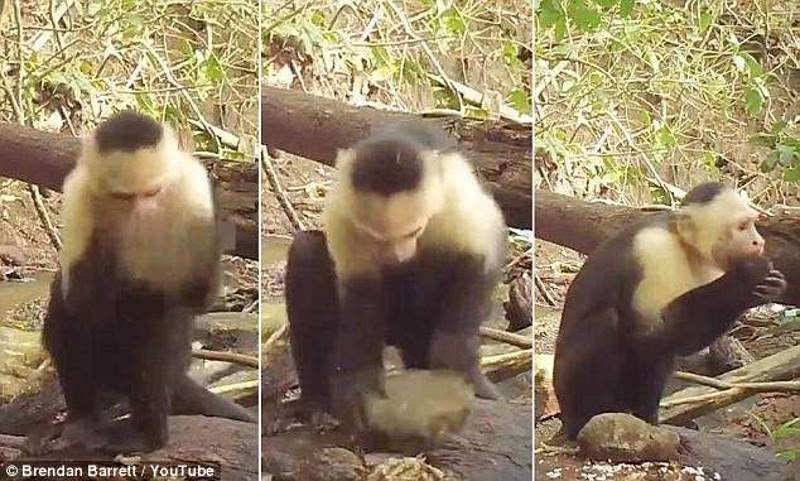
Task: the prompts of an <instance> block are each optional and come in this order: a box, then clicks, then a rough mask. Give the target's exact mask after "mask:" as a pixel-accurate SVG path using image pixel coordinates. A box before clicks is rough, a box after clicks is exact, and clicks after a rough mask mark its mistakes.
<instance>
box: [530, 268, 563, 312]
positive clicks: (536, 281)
mask: <svg viewBox="0 0 800 481" xmlns="http://www.w3.org/2000/svg"><path fill="white" fill-rule="evenodd" d="M533 282H534V284H536V288H537V289H539V292H540V293H541V294H542V297H544V301H545V302H546V303H547V304H549V305H551V306H553V307H555V306H557V305H558V304H557V303H556V300H555V299H554V298H553V295H552V294H550V290H549V289H548V288H547V286H546V285H545V283H544V281H543V280H542V278H541V277H539V274H538V273H537V274H534V275H533Z"/></svg>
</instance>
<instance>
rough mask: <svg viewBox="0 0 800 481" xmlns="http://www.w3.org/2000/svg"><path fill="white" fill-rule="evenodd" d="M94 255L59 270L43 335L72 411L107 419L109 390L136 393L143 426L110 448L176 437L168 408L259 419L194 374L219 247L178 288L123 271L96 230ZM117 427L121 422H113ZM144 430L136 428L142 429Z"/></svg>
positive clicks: (136, 417)
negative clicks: (197, 327) (65, 274)
mask: <svg viewBox="0 0 800 481" xmlns="http://www.w3.org/2000/svg"><path fill="white" fill-rule="evenodd" d="M87 252H89V253H91V258H89V257H85V258H83V259H81V260H79V261H78V262H76V263H75V264H74V265H73V266H71V269H70V277H69V279H70V280H69V288H68V290H67V293H66V296H64V294H63V292H62V282H63V280H62V278H61V274H60V273H59V274H58V275H57V276H56V279H55V280H54V282H53V285H52V288H51V292H50V303H49V306H48V310H47V314H46V317H45V322H44V344H45V347H46V349H47V350H48V351H49V352H50V354H51V356H52V358H53V360H54V363H55V367H56V369H57V371H58V374H59V381H60V382H61V386H62V390H63V393H64V397H65V400H66V403H67V409H68V413H69V418H70V420H73V421H78V420H100V419H101V417H102V413H101V411H102V409H103V407H104V406H102V405H101V404H100V399H101V397H103V395H104V394H107V393H115V394H118V395H122V396H123V397H125V398H127V399H128V401H129V404H130V407H131V411H132V413H131V414H132V421H133V424H134V428H135V429H136V431H135V432H134V433H131V432H130V431H129V430H126V431H122V432H120V433H118V434H117V436H119V437H121V439H111V440H110V442H109V444H108V445H107V446H105V447H106V448H107V449H109V450H119V449H130V450H141V449H143V450H151V449H157V448H159V447H161V446H163V445H164V444H165V443H166V441H167V437H168V433H167V415H168V414H169V413H170V412H172V413H175V414H206V415H209V416H221V417H227V418H231V419H238V420H242V421H251V422H252V421H253V416H252V415H251V414H250V413H249V412H247V411H246V410H245V409H244V408H241V407H240V406H237V405H235V404H233V403H232V402H230V401H227V400H225V399H223V398H221V397H219V396H217V395H215V394H213V393H211V392H210V391H208V390H207V389H205V388H204V387H202V386H200V385H198V384H197V383H195V382H194V381H193V380H191V379H190V378H189V377H188V375H187V374H186V371H187V369H188V367H189V362H190V357H191V336H192V325H193V324H192V321H193V319H194V316H195V315H196V314H198V313H201V312H203V311H205V309H206V307H207V304H208V302H209V300H210V299H209V298H210V293H211V292H212V291H213V289H214V285H213V284H214V282H215V281H216V279H215V276H214V275H213V272H212V271H213V270H214V269H216V264H217V262H218V251H217V252H211V253H209V258H207V259H205V260H198V261H199V262H201V263H205V264H206V265H207V266H208V269H209V270H203V269H200V270H199V271H198V272H200V273H202V274H201V275H198V276H197V278H196V279H193V281H192V282H188V283H187V285H186V286H185V288H184V289H183V290H182V291H181V292H177V293H169V292H164V291H162V290H158V289H153V288H151V287H149V286H147V285H144V284H141V283H137V282H132V281H130V280H127V279H126V278H125V277H124V276H120V275H119V271H118V270H117V265H118V259H117V256H116V252H118V249H117V248H116V246H115V245H113V242H112V241H110V240H109V239H108V236H103V235H98V234H95V235H94V236H93V237H92V242H91V244H90V246H89V248H88V249H87ZM112 432H113V431H112ZM136 434H138V435H140V438H138V439H137V438H136V437H135V435H136Z"/></svg>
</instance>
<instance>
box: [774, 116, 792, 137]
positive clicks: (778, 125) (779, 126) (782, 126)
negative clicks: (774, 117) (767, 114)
mask: <svg viewBox="0 0 800 481" xmlns="http://www.w3.org/2000/svg"><path fill="white" fill-rule="evenodd" d="M788 126H789V122H787V121H785V120H783V119H781V120H778V121H776V122H775V123H773V124H772V127H770V129H769V131H770V133H771V134H772V135H780V134H782V133H783V131H784V130H786V127H788Z"/></svg>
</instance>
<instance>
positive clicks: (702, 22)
mask: <svg viewBox="0 0 800 481" xmlns="http://www.w3.org/2000/svg"><path fill="white" fill-rule="evenodd" d="M697 20H698V21H697V23H698V28H699V29H700V33H706V30H708V27H710V26H711V24H712V23H713V22H714V15H712V14H711V12H709V11H708V10H703V11H702V12H700V17H699V18H698V19H697Z"/></svg>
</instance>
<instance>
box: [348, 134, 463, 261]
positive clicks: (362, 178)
mask: <svg viewBox="0 0 800 481" xmlns="http://www.w3.org/2000/svg"><path fill="white" fill-rule="evenodd" d="M439 145H440V144H437V143H434V142H432V141H431V142H428V141H427V139H426V138H424V137H423V138H420V137H419V136H411V135H405V134H404V133H402V132H395V131H392V130H386V131H383V132H381V133H378V134H376V135H373V136H371V137H369V138H367V139H366V140H364V141H362V142H360V143H359V144H357V145H356V146H355V147H353V148H352V149H347V150H342V151H340V152H339V155H338V157H337V160H336V165H337V167H338V169H339V179H340V182H339V192H338V195H339V196H341V197H340V198H341V199H343V200H344V205H346V206H347V209H346V211H347V212H345V213H344V214H345V215H347V216H348V218H349V221H350V222H351V223H352V225H353V227H354V231H355V232H356V233H357V234H356V235H357V236H358V237H359V246H360V248H363V249H367V250H368V251H369V252H371V253H372V255H373V258H374V260H375V261H376V262H377V263H378V264H379V265H393V264H400V263H403V262H406V261H408V260H410V259H411V258H413V257H414V255H415V254H416V252H417V244H418V240H419V238H420V236H421V235H423V233H424V232H425V228H426V227H427V225H428V221H429V220H430V218H431V217H433V216H435V215H436V214H438V213H439V212H441V210H442V208H443V205H444V202H445V194H444V189H443V188H442V182H443V181H442V162H445V161H446V156H447V155H457V154H454V153H453V152H452V151H448V150H446V149H442V148H440V147H439ZM343 210H345V209H343Z"/></svg>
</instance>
